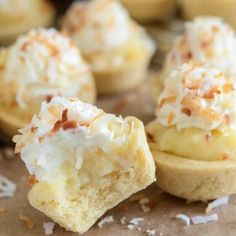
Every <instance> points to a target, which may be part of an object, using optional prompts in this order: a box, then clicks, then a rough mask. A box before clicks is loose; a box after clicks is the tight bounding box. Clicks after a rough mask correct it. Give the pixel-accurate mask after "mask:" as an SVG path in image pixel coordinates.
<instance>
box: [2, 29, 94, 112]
mask: <svg viewBox="0 0 236 236" xmlns="http://www.w3.org/2000/svg"><path fill="white" fill-rule="evenodd" d="M1 53H2V55H0V57H3V58H4V57H5V59H3V65H1V63H0V67H1V66H2V68H3V71H2V73H3V74H2V75H1V77H2V80H3V81H2V82H3V86H4V87H3V88H4V90H9V91H10V92H11V93H13V94H11V95H9V97H12V95H13V96H16V102H17V103H18V105H19V106H20V107H21V108H22V109H26V108H27V103H30V102H31V100H32V99H33V100H37V99H38V100H39V104H40V103H41V101H42V100H45V97H47V96H56V95H60V96H64V97H77V96H79V94H80V92H81V90H82V88H83V86H85V85H86V84H88V82H89V83H90V82H91V81H92V80H93V78H92V76H91V73H90V70H89V67H88V66H87V64H86V63H85V62H84V61H83V59H82V57H81V55H80V52H79V50H78V48H77V47H76V46H75V45H73V43H72V42H71V41H70V39H69V38H67V37H65V36H63V35H62V34H60V33H59V32H57V31H56V30H54V29H37V30H32V31H31V32H29V33H28V34H27V35H24V36H21V37H19V38H18V39H17V41H16V42H15V43H14V44H13V45H12V46H11V47H9V48H8V49H5V50H3V51H2V52H1ZM4 55H5V56H4ZM0 61H1V60H0ZM2 92H4V91H2ZM10 92H9V93H10ZM0 94H1V91H0ZM5 99H7V97H6V96H5Z"/></svg>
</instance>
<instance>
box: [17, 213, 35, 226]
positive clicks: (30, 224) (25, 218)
mask: <svg viewBox="0 0 236 236" xmlns="http://www.w3.org/2000/svg"><path fill="white" fill-rule="evenodd" d="M19 219H20V220H21V221H23V222H24V223H25V225H26V226H27V227H28V229H33V228H34V223H33V221H32V220H31V219H30V218H29V217H28V216H24V215H19Z"/></svg>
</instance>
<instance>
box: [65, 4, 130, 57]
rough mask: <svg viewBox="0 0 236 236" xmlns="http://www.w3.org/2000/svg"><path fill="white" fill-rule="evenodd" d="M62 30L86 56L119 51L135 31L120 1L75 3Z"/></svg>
mask: <svg viewBox="0 0 236 236" xmlns="http://www.w3.org/2000/svg"><path fill="white" fill-rule="evenodd" d="M63 30H64V31H65V32H67V33H68V34H69V35H71V36H72V38H73V39H74V40H75V41H76V42H77V44H78V46H79V47H80V48H81V50H82V52H83V53H91V52H95V51H101V50H102V51H104V50H112V49H114V48H119V47H121V46H122V45H123V44H125V43H126V42H127V41H128V39H129V37H130V34H131V32H132V31H131V26H130V17H129V14H128V12H127V10H126V9H125V8H124V7H123V6H122V5H121V4H120V3H119V2H118V1H117V0H93V1H88V2H86V3H85V2H83V3H79V2H76V3H74V4H73V5H72V6H71V8H70V9H69V10H68V12H67V13H66V16H65V17H64V20H63Z"/></svg>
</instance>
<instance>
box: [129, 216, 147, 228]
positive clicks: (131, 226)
mask: <svg viewBox="0 0 236 236" xmlns="http://www.w3.org/2000/svg"><path fill="white" fill-rule="evenodd" d="M142 221H144V218H139V217H137V218H133V219H132V220H131V221H130V222H129V224H128V226H127V228H128V229H130V230H133V229H134V226H135V225H138V224H139V223H140V222H142Z"/></svg>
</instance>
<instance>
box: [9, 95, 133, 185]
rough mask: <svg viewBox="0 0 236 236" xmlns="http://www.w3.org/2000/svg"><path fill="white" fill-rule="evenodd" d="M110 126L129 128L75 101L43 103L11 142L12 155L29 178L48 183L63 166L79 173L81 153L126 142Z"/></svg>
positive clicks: (55, 100) (104, 148) (125, 123)
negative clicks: (18, 155)
mask: <svg viewBox="0 0 236 236" xmlns="http://www.w3.org/2000/svg"><path fill="white" fill-rule="evenodd" d="M111 123H115V124H116V125H118V127H119V129H121V130H123V129H125V128H126V127H128V125H129V124H128V122H126V121H125V120H123V119H122V118H121V117H116V116H115V115H112V114H106V113H104V112H103V110H101V109H98V108H96V107H95V106H92V105H90V104H87V103H82V102H81V101H79V100H77V99H65V98H61V97H55V98H53V99H52V100H51V101H50V102H49V103H46V102H43V103H42V106H41V111H40V112H39V113H38V114H37V115H35V116H34V117H33V118H32V121H31V123H30V124H29V125H28V126H26V127H25V128H23V129H21V130H20V133H21V135H16V136H15V137H14V138H13V141H14V142H15V143H16V149H15V151H16V152H17V153H20V156H21V158H22V160H23V161H24V162H25V164H26V167H27V169H28V171H29V173H30V174H31V175H35V177H36V179H37V180H38V181H46V182H47V181H48V182H51V181H53V179H54V178H55V176H56V172H57V170H58V168H60V166H61V165H63V164H64V163H66V162H69V163H71V164H72V165H73V166H74V167H75V169H77V170H79V169H80V168H81V166H82V163H83V153H84V152H85V151H90V150H96V149H97V150H102V151H103V152H104V153H108V151H109V150H110V149H111V146H112V145H115V144H118V145H121V144H122V143H124V142H126V140H127V134H126V133H125V134H121V135H116V134H114V129H112V128H111V127H110V125H111ZM55 153H56V158H55ZM112 158H114V157H112Z"/></svg>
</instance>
